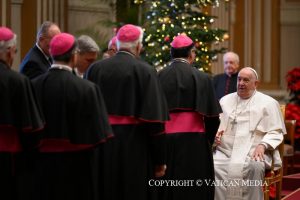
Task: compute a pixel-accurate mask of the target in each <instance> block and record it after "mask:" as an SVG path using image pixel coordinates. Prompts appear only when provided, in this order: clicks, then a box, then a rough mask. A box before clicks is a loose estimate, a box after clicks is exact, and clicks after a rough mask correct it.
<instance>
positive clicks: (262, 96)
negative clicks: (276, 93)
mask: <svg viewBox="0 0 300 200" xmlns="http://www.w3.org/2000/svg"><path fill="white" fill-rule="evenodd" d="M255 96H256V98H257V99H258V100H262V99H263V101H262V102H264V103H265V104H269V103H278V101H277V100H276V99H274V98H273V97H271V96H269V95H267V94H264V93H262V92H259V91H256V94H255Z"/></svg>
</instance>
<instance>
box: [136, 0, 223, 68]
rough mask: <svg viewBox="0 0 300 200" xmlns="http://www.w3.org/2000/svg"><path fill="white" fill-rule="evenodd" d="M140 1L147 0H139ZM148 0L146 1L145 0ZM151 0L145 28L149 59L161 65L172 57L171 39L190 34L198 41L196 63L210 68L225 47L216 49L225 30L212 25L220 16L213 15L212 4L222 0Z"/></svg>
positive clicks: (157, 66) (156, 64)
mask: <svg viewBox="0 0 300 200" xmlns="http://www.w3.org/2000/svg"><path fill="white" fill-rule="evenodd" d="M135 3H137V4H141V3H143V1H141V0H140V1H137V0H136V1H135ZM144 3H145V1H144ZM146 3H150V8H149V11H148V12H147V13H146V19H145V21H144V25H143V28H144V30H145V36H144V40H145V41H144V48H145V55H144V56H145V57H144V58H145V60H146V61H148V62H149V63H151V64H152V65H154V66H155V67H156V68H158V69H160V68H162V67H165V66H167V64H168V62H169V61H170V59H171V58H170V42H172V40H173V37H174V36H177V35H179V34H186V35H187V36H189V37H190V38H191V39H192V40H193V41H194V43H195V47H196V49H197V52H196V54H197V57H196V60H195V63H194V66H195V67H197V68H199V69H200V70H203V71H206V72H207V71H209V70H210V65H211V62H212V61H213V60H214V59H216V58H217V54H218V53H221V52H223V51H224V50H225V49H223V48H220V49H212V48H211V46H212V44H217V43H219V42H222V41H223V40H224V37H223V36H224V34H225V33H226V31H225V30H222V29H212V28H210V26H211V24H212V23H214V21H215V19H216V17H215V16H210V15H209V14H208V11H209V9H210V8H212V9H213V8H214V7H216V6H218V4H219V1H218V0H187V1H182V0H160V1H146Z"/></svg>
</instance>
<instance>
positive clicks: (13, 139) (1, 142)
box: [0, 125, 22, 152]
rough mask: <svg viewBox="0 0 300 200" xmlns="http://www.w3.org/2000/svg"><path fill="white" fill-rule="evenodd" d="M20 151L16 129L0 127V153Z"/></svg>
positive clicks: (8, 126)
mask: <svg viewBox="0 0 300 200" xmlns="http://www.w3.org/2000/svg"><path fill="white" fill-rule="evenodd" d="M21 150H22V147H21V143H20V139H19V135H18V131H17V129H16V128H15V127H13V126H10V125H7V126H6V125H0V152H20V151H21Z"/></svg>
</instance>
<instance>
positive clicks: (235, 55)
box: [223, 51, 240, 63]
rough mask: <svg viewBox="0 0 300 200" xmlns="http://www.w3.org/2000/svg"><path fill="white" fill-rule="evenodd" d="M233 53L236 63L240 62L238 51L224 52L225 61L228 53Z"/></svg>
mask: <svg viewBox="0 0 300 200" xmlns="http://www.w3.org/2000/svg"><path fill="white" fill-rule="evenodd" d="M230 54H231V55H232V56H233V57H234V60H235V61H236V63H239V62H240V58H239V55H237V54H236V53H234V52H232V51H228V52H226V53H225V54H224V56H223V61H224V60H225V57H226V56H228V55H230Z"/></svg>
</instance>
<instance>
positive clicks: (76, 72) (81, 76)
mask: <svg viewBox="0 0 300 200" xmlns="http://www.w3.org/2000/svg"><path fill="white" fill-rule="evenodd" d="M74 72H75V74H76V76H78V77H79V78H83V75H84V74H82V73H80V72H79V71H78V69H77V68H74Z"/></svg>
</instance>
